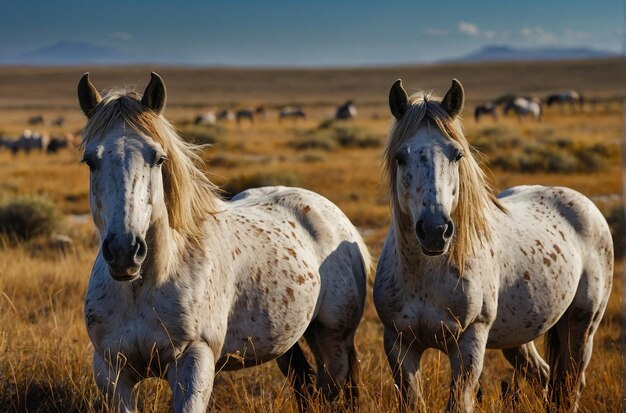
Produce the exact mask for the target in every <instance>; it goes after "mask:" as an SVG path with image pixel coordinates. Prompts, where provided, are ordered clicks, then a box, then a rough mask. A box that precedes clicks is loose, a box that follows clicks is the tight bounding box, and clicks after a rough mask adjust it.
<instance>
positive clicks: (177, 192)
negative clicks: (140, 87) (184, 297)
mask: <svg viewBox="0 0 626 413" xmlns="http://www.w3.org/2000/svg"><path fill="white" fill-rule="evenodd" d="M120 123H124V124H125V125H127V126H129V127H130V128H132V129H133V130H136V131H137V132H140V133H141V134H143V135H145V136H149V137H150V138H152V139H153V140H154V141H155V142H157V143H158V144H159V145H161V147H162V148H163V150H164V151H165V153H166V155H167V157H168V160H167V161H166V162H165V163H164V164H163V186H164V188H163V189H164V192H165V203H166V207H167V213H168V218H169V222H170V227H172V228H173V229H175V230H177V231H178V232H180V233H183V234H185V235H188V236H190V237H191V238H192V239H194V240H198V239H199V238H200V237H201V236H202V231H201V227H200V226H201V222H202V221H203V217H205V216H206V215H207V214H211V213H214V212H216V211H217V209H218V202H219V195H218V188H217V187H216V186H215V185H214V184H213V183H212V182H211V181H210V180H209V179H208V177H207V176H206V174H205V173H204V172H203V171H202V170H200V168H199V167H198V164H200V161H201V158H200V155H199V151H200V150H201V149H202V148H203V147H202V146H197V145H191V144H188V143H186V142H185V141H183V140H182V139H181V138H180V136H178V134H177V133H176V131H175V129H174V127H173V126H172V125H171V124H170V123H169V122H168V121H167V120H166V119H165V118H164V117H163V116H161V115H159V114H157V113H155V112H154V111H152V110H149V109H146V108H145V107H144V106H143V105H142V104H141V102H140V101H139V96H138V95H137V94H136V93H134V92H127V91H124V90H121V91H120V90H116V91H111V92H109V93H108V94H107V95H106V96H105V97H104V98H103V99H102V102H100V104H99V105H98V107H97V108H96V110H95V111H94V114H93V116H92V117H91V118H90V119H89V120H88V121H87V124H86V126H85V128H84V130H83V141H82V143H81V146H82V147H83V149H84V147H85V146H86V145H87V144H88V143H89V142H91V141H92V140H94V139H98V138H100V137H103V136H105V135H106V134H107V133H108V132H110V131H111V130H113V128H115V127H117V126H118V125H119V124H120Z"/></svg>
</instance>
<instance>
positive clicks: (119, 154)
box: [78, 73, 370, 412]
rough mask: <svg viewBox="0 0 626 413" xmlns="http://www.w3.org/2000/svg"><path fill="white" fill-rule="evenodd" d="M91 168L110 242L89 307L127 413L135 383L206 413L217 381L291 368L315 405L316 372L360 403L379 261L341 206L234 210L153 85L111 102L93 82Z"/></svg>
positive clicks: (261, 201)
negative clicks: (271, 365) (307, 351)
mask: <svg viewBox="0 0 626 413" xmlns="http://www.w3.org/2000/svg"><path fill="white" fill-rule="evenodd" d="M78 97H79V102H80V106H81V109H82V111H83V112H84V113H85V114H86V115H87V117H88V121H87V124H86V126H85V129H84V133H83V143H82V146H83V149H84V158H83V159H84V163H86V164H87V165H88V167H89V169H90V205H91V212H92V215H93V220H94V222H95V224H96V226H97V228H98V231H99V233H100V235H101V239H102V243H101V247H100V251H99V253H98V255H97V257H96V260H95V263H94V266H93V270H92V273H91V279H90V282H89V287H88V291H87V296H86V301H85V319H86V324H87V330H88V333H89V337H90V339H91V341H92V343H93V345H94V349H95V352H94V361H93V363H94V364H93V366H94V373H95V379H96V382H97V385H98V386H99V388H100V389H101V390H102V392H103V393H104V394H105V395H106V397H107V399H108V403H109V405H110V406H113V407H114V408H115V409H117V408H119V409H121V410H123V411H131V410H133V409H134V408H135V407H136V404H137V400H136V395H135V394H134V393H133V389H134V388H135V385H136V384H137V383H138V382H139V381H140V380H142V379H144V378H147V377H150V376H157V377H163V378H167V380H168V381H169V384H170V386H171V388H172V392H173V400H174V411H175V412H204V411H205V410H206V408H207V405H208V403H209V397H210V394H211V390H212V385H213V378H214V374H215V372H216V371H219V370H229V369H239V368H242V367H249V366H254V365H257V364H260V363H263V362H266V361H269V360H273V359H277V360H278V365H279V367H280V369H281V371H282V372H283V373H284V374H285V375H289V376H290V378H291V381H292V382H293V384H294V386H295V387H296V391H297V397H298V400H299V402H300V406H301V407H306V403H307V395H308V393H307V392H308V391H310V388H311V386H310V383H309V381H311V374H312V373H313V369H312V367H311V366H310V364H309V363H308V362H307V360H306V358H305V356H304V353H303V352H302V349H301V348H300V346H299V344H298V340H299V339H300V338H301V337H303V336H304V338H305V339H306V340H307V342H308V344H309V345H310V347H311V349H312V352H313V354H314V356H315V359H316V364H317V384H318V385H319V387H321V391H322V393H323V394H324V395H325V396H326V397H327V398H328V399H330V400H332V399H335V397H336V396H337V395H339V394H343V395H345V396H347V397H345V398H344V399H345V400H347V403H350V402H354V401H356V396H357V389H356V381H357V373H358V365H357V360H356V355H355V350H354V345H353V339H354V334H355V330H356V328H357V325H358V323H359V321H360V318H361V315H362V311H363V305H364V299H365V283H366V281H365V280H366V274H367V272H368V271H369V268H370V257H369V255H368V252H367V249H366V247H365V245H364V243H363V241H362V239H361V237H360V236H359V234H358V232H357V230H356V229H355V228H354V226H353V225H352V224H351V223H350V221H349V220H348V219H347V218H346V216H345V215H344V214H343V213H342V212H341V211H340V210H339V209H338V208H337V207H336V206H335V205H333V204H332V203H331V202H330V201H328V200H327V199H325V198H323V197H322V196H320V195H317V194H315V193H312V192H309V191H306V190H303V189H296V188H285V187H271V188H270V187H268V188H260V189H252V190H249V191H246V192H244V193H242V194H240V195H238V196H237V197H236V198H235V200H234V201H233V202H225V201H223V200H221V199H220V198H219V197H218V195H216V191H215V187H214V186H213V184H212V183H211V182H210V181H209V180H208V178H207V177H206V176H205V174H203V173H202V172H201V170H200V169H198V167H197V166H196V164H197V161H198V160H199V157H198V154H197V152H196V151H197V148H193V147H191V146H189V145H188V144H186V143H184V142H183V141H182V140H181V138H180V137H179V136H177V135H176V133H175V131H174V129H173V128H172V126H171V125H170V124H169V123H168V122H167V121H166V120H165V118H164V117H163V116H162V115H161V112H162V110H163V107H164V105H165V97H166V91H165V86H164V84H163V82H162V80H161V78H160V77H159V76H158V75H156V74H154V73H153V74H152V79H151V81H150V84H149V85H148V87H147V89H146V90H145V93H144V95H143V97H142V98H141V99H139V97H138V96H137V95H136V94H134V93H132V92H124V91H119V92H116V91H111V92H109V93H108V94H107V95H106V96H105V97H104V98H102V97H101V96H100V94H99V93H98V91H97V89H96V88H95V87H94V86H93V85H92V84H91V82H90V81H89V78H88V74H85V75H84V76H83V77H82V78H81V80H80V82H79V85H78Z"/></svg>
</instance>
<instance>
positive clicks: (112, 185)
mask: <svg viewBox="0 0 626 413" xmlns="http://www.w3.org/2000/svg"><path fill="white" fill-rule="evenodd" d="M165 96H166V91H165V86H164V84H163V81H162V80H161V78H160V77H159V76H158V75H157V74H155V73H152V78H151V80H150V84H149V85H148V87H147V88H146V90H145V92H144V95H143V98H142V99H141V101H139V100H138V99H137V98H136V96H134V95H125V96H121V97H120V96H118V97H114V98H111V97H107V98H105V99H104V100H103V99H102V97H101V96H100V94H99V93H98V91H97V90H96V88H95V87H94V86H93V85H92V84H91V82H90V81H89V77H88V74H85V75H83V77H82V78H81V80H80V82H79V84H78V100H79V103H80V107H81V109H82V111H83V112H84V113H85V115H87V117H88V118H89V122H88V124H87V127H86V128H85V130H86V131H91V132H90V135H91V136H86V137H85V141H84V155H83V162H84V163H85V164H87V166H88V167H89V170H90V195H89V202H90V206H91V213H92V216H93V220H94V223H95V224H96V226H97V228H98V230H99V232H100V236H101V239H102V244H101V254H102V256H103V258H104V259H105V261H106V262H107V264H108V266H109V271H110V274H111V276H112V277H113V278H114V279H115V280H118V281H125V280H128V281H130V280H133V279H135V278H136V277H138V276H139V272H140V270H141V266H142V264H143V262H144V260H145V258H146V255H147V252H148V247H147V243H146V236H147V233H148V229H149V228H150V224H151V222H153V221H154V220H155V219H157V215H158V214H159V213H161V212H160V210H159V211H157V206H161V205H165V203H164V190H163V185H164V182H163V175H162V172H161V165H162V164H163V162H164V161H165V160H166V153H165V151H164V149H163V147H162V146H161V145H160V144H159V143H158V142H157V141H155V140H154V139H153V138H152V137H151V136H149V134H147V133H142V132H141V131H140V130H139V129H137V128H135V127H133V126H134V125H130V124H129V123H128V122H127V121H125V120H124V119H126V115H127V114H125V113H124V111H125V110H129V109H125V108H135V109H136V112H137V113H141V112H142V111H148V112H150V113H149V116H152V117H155V116H157V117H158V116H159V114H160V113H161V111H162V109H163V107H164V105H165ZM122 99H128V100H127V101H125V102H122ZM115 105H117V107H115ZM113 111H117V112H119V113H117V115H116V116H113V115H112V113H113ZM120 113H121V114H120ZM129 116H130V115H129ZM107 122H108V123H110V124H109V125H106V123H107ZM99 124H103V125H99ZM163 209H164V208H163Z"/></svg>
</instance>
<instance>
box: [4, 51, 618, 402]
mask: <svg viewBox="0 0 626 413" xmlns="http://www.w3.org/2000/svg"><path fill="white" fill-rule="evenodd" d="M624 67H625V65H624V60H623V59H621V60H620V59H615V60H610V61H604V62H600V63H598V62H595V63H594V64H591V63H589V62H586V63H585V62H578V63H571V64H564V66H563V67H562V66H559V65H557V64H553V63H550V64H548V63H546V64H542V68H543V69H544V72H540V75H538V76H537V77H532V79H531V78H529V77H521V74H522V73H525V71H527V70H528V67H527V66H524V64H500V65H498V64H496V65H487V66H485V65H482V66H481V65H466V66H458V67H455V66H454V65H447V66H437V67H423V68H397V69H368V70H358V69H350V70H332V71H321V70H312V71H295V70H292V71H271V70H263V71H246V70H233V71H229V70H226V69H224V70H221V69H220V70H207V69H198V70H183V69H171V68H170V69H166V70H163V71H162V72H163V73H162V74H163V75H164V78H165V81H166V84H167V85H168V86H169V91H170V96H171V98H172V100H171V104H170V106H169V107H168V110H167V112H166V114H167V116H168V117H169V118H170V119H172V120H174V122H175V123H176V124H177V125H181V126H182V125H183V124H184V123H185V122H186V121H189V120H190V119H192V118H193V117H194V115H195V114H196V113H199V112H201V111H202V110H205V109H207V108H211V107H216V106H218V105H220V106H221V105H226V104H229V103H232V104H233V105H236V106H246V105H250V104H257V103H268V104H269V105H270V106H272V107H273V106H278V105H280V104H282V103H285V104H287V103H291V102H302V103H303V104H304V108H305V110H306V111H307V113H309V114H310V116H309V119H307V120H306V121H299V122H297V123H293V122H283V123H279V122H278V120H277V119H276V114H275V111H274V112H270V116H269V118H268V119H267V120H265V121H262V122H258V123H257V124H255V125H253V126H252V125H248V124H244V125H241V126H236V125H234V124H228V125H226V126H225V127H224V131H223V132H222V133H221V134H220V135H219V136H218V143H216V144H215V146H214V147H213V148H212V149H210V150H208V151H207V153H206V159H207V170H208V172H209V173H210V174H211V176H212V179H213V180H214V181H215V182H217V183H220V184H224V183H227V182H229V181H230V180H232V179H233V178H234V177H236V176H252V175H255V174H260V173H272V174H275V175H276V176H279V177H280V176H281V174H290V175H291V176H295V177H296V178H297V181H298V183H299V185H301V186H303V187H306V188H309V189H311V190H313V191H316V192H319V193H321V194H323V195H325V196H326V197H328V198H329V199H331V200H332V201H333V202H335V203H336V204H338V205H339V206H340V207H341V208H342V209H343V210H344V211H345V212H346V214H347V215H348V216H349V218H350V219H351V220H352V221H353V222H354V223H355V224H356V225H357V226H358V227H359V229H360V230H361V232H362V233H363V235H364V238H365V240H366V242H367V244H368V246H369V248H370V250H371V252H372V255H373V256H374V257H377V256H378V254H379V253H380V250H381V248H382V242H383V240H384V236H385V234H386V230H387V225H388V223H389V208H388V204H387V200H386V197H385V190H384V187H383V184H382V182H381V175H380V160H381V154H382V147H374V148H362V149H358V148H349V149H347V148H335V149H333V150H331V151H323V150H300V151H299V150H296V149H293V148H292V147H291V146H289V142H290V141H292V140H294V139H299V138H301V136H302V135H303V133H304V132H306V131H308V130H312V129H314V128H317V126H318V125H319V123H320V122H321V121H322V120H324V119H325V118H327V117H328V116H330V115H331V114H332V112H333V105H334V104H336V103H341V101H343V100H344V99H346V98H348V97H355V98H357V99H358V100H357V103H358V101H359V100H360V101H361V102H363V103H364V104H365V105H364V106H359V114H360V116H359V118H358V119H357V120H356V121H354V122H353V123H354V124H356V125H357V126H359V127H362V128H365V129H367V130H368V131H369V132H370V133H371V134H373V135H374V136H377V137H379V138H380V140H381V143H382V142H383V141H384V139H385V135H386V132H387V130H388V128H389V126H390V116H389V115H388V110H387V108H386V96H387V91H388V90H387V88H388V86H389V84H390V83H391V82H392V81H393V80H395V79H396V78H397V77H405V78H407V79H408V80H407V81H406V82H405V83H406V84H407V86H408V87H418V86H428V87H435V88H437V91H438V92H440V93H443V92H444V91H445V90H444V88H445V87H447V86H448V84H449V79H450V78H451V77H458V78H460V79H462V80H463V81H464V84H465V85H466V89H467V92H468V94H469V96H470V99H471V100H473V101H478V100H482V99H486V98H492V97H495V96H497V95H500V94H502V93H505V92H508V91H518V90H519V91H530V92H537V93H540V92H542V91H547V90H550V89H559V88H564V87H566V86H565V85H572V84H574V85H578V84H580V85H586V86H587V87H590V85H592V84H593V82H594V81H595V82H596V83H597V85H598V87H597V88H596V89H595V91H596V93H597V96H598V97H604V98H608V97H611V96H613V95H614V94H615V92H614V91H615V90H618V89H617V88H616V87H615V84H621V85H624V83H625V80H626V79H624V75H623V74H624V73H625V71H624V70H623V69H624ZM82 72H83V70H82V69H26V70H16V69H6V68H5V69H0V83H2V84H5V85H6V84H8V83H7V82H9V81H10V82H11V83H10V85H11V86H10V87H9V88H8V89H7V94H6V95H3V96H2V97H0V130H4V131H6V132H8V133H10V134H15V133H17V132H19V131H20V130H21V129H22V128H24V127H25V119H26V118H27V117H28V116H29V115H32V114H36V113H39V112H43V113H45V114H46V115H48V116H50V117H54V116H56V114H64V115H66V116H67V117H68V129H69V130H76V129H78V128H79V127H80V126H81V123H82V117H81V116H80V114H79V113H78V110H77V109H76V108H75V102H74V87H75V83H76V81H77V80H78V77H79V75H80V73H82ZM94 72H95V73H94V76H93V80H94V82H95V84H96V85H97V86H99V87H110V86H113V85H116V84H123V83H127V82H138V83H140V84H141V85H142V87H143V85H144V84H145V82H146V81H147V78H148V73H147V72H148V70H147V69H144V68H132V69H106V70H105V69H97V70H94ZM541 73H544V74H541ZM35 79H36V81H35ZM490 79H492V81H491V82H490V81H489V80H490ZM493 79H495V80H493ZM516 79H517V80H516ZM33 82H34V83H33ZM197 82H199V83H201V85H202V86H201V87H195V86H194V85H195V83H197ZM568 82H569V83H568ZM577 82H578V83H577ZM341 85H344V86H343V87H340V86H341ZM567 87H576V86H567ZM582 87H584V86H582ZM579 88H580V87H579ZM470 109H471V104H469V105H468V108H467V109H466V115H465V117H466V118H467V119H466V121H465V131H466V135H467V136H468V138H469V139H470V141H474V140H476V139H480V138H481V136H483V134H484V133H485V130H487V129H489V128H493V127H498V128H502V129H503V130H508V131H513V132H514V133H516V134H518V135H519V137H520V138H521V139H522V140H523V141H524V142H540V141H541V140H542V139H545V138H546V136H550V137H565V138H568V139H570V140H572V141H574V142H583V143H586V144H590V143H603V144H607V145H614V146H615V147H616V148H619V147H620V146H619V145H621V137H622V136H623V129H622V128H623V124H622V119H621V114H622V109H621V105H620V104H618V103H611V104H610V105H609V107H607V108H604V107H602V108H598V109H596V110H594V111H588V112H586V113H584V114H580V115H576V116H573V115H568V114H565V115H561V114H560V113H559V111H558V110H553V111H548V112H547V113H546V116H545V118H544V120H543V121H542V122H541V123H536V122H530V121H525V122H523V123H522V124H519V123H518V122H517V120H515V119H513V118H510V119H503V120H501V121H500V122H498V123H497V124H494V123H493V122H492V121H490V120H485V121H484V122H481V123H480V124H476V123H474V121H473V120H472V119H471V116H470ZM611 147H613V146H611ZM217 157H222V160H221V161H220V162H217V161H216V162H212V160H213V159H215V158H217ZM78 159H79V154H77V153H76V152H75V151H71V150H68V151H65V152H61V153H59V154H56V155H44V154H38V153H35V154H30V155H24V154H19V155H17V156H12V155H11V154H9V153H8V152H6V151H0V176H2V179H1V180H0V198H5V197H13V196H16V195H22V194H39V195H44V196H46V197H47V198H49V199H51V200H52V201H53V202H54V203H55V204H56V205H57V207H58V208H59V210H60V211H61V212H63V213H64V214H66V216H67V218H66V220H65V221H64V222H63V223H62V224H61V228H60V231H61V232H63V233H67V234H70V235H71V236H72V237H73V238H74V243H73V245H72V246H71V247H70V248H69V249H67V250H64V251H61V250H55V249H52V248H49V247H48V246H47V243H46V240H33V241H31V242H29V243H25V244H23V245H18V246H8V245H4V246H2V247H0V411H44V412H48V411H62V412H66V411H102V410H105V406H104V405H103V404H102V399H101V397H100V396H99V394H98V391H97V389H96V388H95V384H94V382H93V379H92V372H91V354H92V351H93V348H92V346H91V345H90V343H89V339H88V337H87V334H86V331H85V327H84V322H83V299H84V294H85V290H86V286H87V282H88V278H89V273H90V270H91V263H92V261H93V258H94V256H95V254H96V252H97V242H96V241H95V240H94V234H93V228H92V226H91V222H90V218H88V217H87V221H86V222H85V218H86V217H85V216H84V214H88V212H89V205H88V171H87V168H86V167H83V166H79V165H78ZM224 159H226V160H227V161H224ZM622 165H623V161H622V157H621V151H618V153H615V154H612V155H611V156H609V157H607V158H606V165H604V169H603V170H601V171H600V172H596V173H586V174H567V175H563V174H550V173H543V172H542V173H536V174H520V173H514V172H502V171H499V170H495V171H494V179H495V183H496V185H497V186H498V187H500V188H504V187H507V186H511V185H516V184H521V183H539V184H549V185H566V186H571V187H573V188H575V189H577V190H579V191H581V192H583V193H585V194H586V195H588V196H591V197H594V196H599V195H607V194H621V188H622V181H621V170H622ZM622 271H623V267H622V265H621V263H618V265H617V266H616V272H615V274H616V277H615V284H614V287H613V292H612V296H611V300H610V302H609V306H608V308H607V311H606V314H605V317H604V319H603V322H602V325H601V328H600V330H599V331H598V334H597V335H596V339H595V347H594V355H593V358H592V360H591V365H590V367H589V370H588V373H587V374H588V376H587V388H586V389H585V391H584V392H583V397H582V400H581V407H582V411H586V412H613V411H615V412H617V411H621V410H622V400H623V399H622V397H623V394H624V392H623V388H622V384H623V383H622V377H623V375H624V372H625V371H626V370H625V366H624V360H623V358H622V351H623V349H622V347H621V344H622V343H621V342H620V338H621V333H622V325H623V319H622V317H621V314H620V311H621V308H622V305H623V304H622V282H621V277H620V274H621V273H622ZM371 281H372V280H370V290H369V293H370V294H371ZM356 343H357V346H358V351H359V359H360V361H361V373H362V374H361V386H360V388H361V398H360V401H361V410H362V411H364V412H387V411H393V410H394V409H395V398H394V387H393V383H392V379H391V374H390V371H389V368H388V366H387V362H386V360H385V357H384V354H383V347H382V326H381V324H380V322H379V320H378V317H377V315H376V312H375V310H374V306H373V303H372V300H371V297H370V295H368V298H367V304H366V310H365V313H364V316H363V320H362V323H361V326H360V327H359V330H358V333H357V339H356ZM423 364H424V373H423V374H424V377H425V383H426V386H425V397H426V400H427V404H428V405H429V406H433V410H438V409H442V408H443V407H444V406H445V401H446V398H447V391H448V385H449V367H448V362H447V358H446V357H445V356H444V355H443V354H441V353H439V352H436V351H432V350H430V351H428V352H427V353H426V355H425V359H424V362H423ZM511 373H512V369H511V368H510V367H509V366H508V364H507V363H506V361H505V360H504V358H503V357H502V355H501V354H500V353H499V352H497V351H488V354H487V358H486V361H485V370H484V374H483V378H482V380H481V382H482V385H483V390H484V392H485V399H484V401H483V403H482V405H481V407H480V411H482V412H500V411H512V406H511V404H510V403H511V401H510V400H502V397H501V394H500V382H501V380H503V379H504V380H507V381H508V380H510V377H511ZM140 394H141V398H142V399H143V400H144V404H145V410H146V411H149V412H161V411H169V410H170V407H169V406H170V401H171V400H170V392H169V389H168V388H167V386H166V384H165V382H163V381H158V380H149V381H147V382H146V383H144V384H142V386H141V388H140ZM319 406H320V407H319V408H315V409H314V411H332V410H333V409H332V408H330V407H328V406H326V407H324V406H322V405H321V404H320V405H319ZM212 407H213V408H214V409H219V410H220V411H233V412H235V411H243V412H246V411H249V412H256V411H268V412H269V411H280V412H296V411H297V410H296V404H295V401H294V398H293V396H292V394H291V392H290V390H289V388H288V386H287V382H286V380H285V379H284V378H283V376H282V375H281V374H280V372H279V370H278V368H277V367H276V365H275V364H274V363H267V364H265V365H263V366H260V367H255V368H253V369H246V370H242V371H239V372H233V373H220V374H219V375H218V376H217V378H216V381H215V389H214V392H213V398H212ZM517 407H518V411H520V412H532V411H541V410H542V409H543V406H542V401H541V399H540V398H539V397H538V396H537V395H536V394H535V392H534V391H533V389H530V388H529V387H528V386H526V385H522V392H521V394H520V396H519V401H518V404H517Z"/></svg>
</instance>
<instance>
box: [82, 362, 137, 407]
mask: <svg viewBox="0 0 626 413" xmlns="http://www.w3.org/2000/svg"><path fill="white" fill-rule="evenodd" d="M93 371H94V377H95V380H96V385H97V386H98V388H99V389H100V392H101V393H102V394H103V395H104V396H105V397H106V403H107V404H108V406H109V408H110V409H111V410H113V411H120V412H124V413H130V412H134V411H135V407H136V402H137V400H136V396H135V395H134V394H133V389H134V388H135V385H136V384H137V382H138V379H137V378H136V377H135V376H134V375H133V374H132V372H131V371H130V367H129V366H128V365H126V359H125V358H124V356H123V355H121V354H118V355H117V356H116V358H115V360H112V358H111V357H110V356H107V357H106V358H105V357H103V356H102V355H101V354H100V353H98V352H95V353H94V355H93Z"/></svg>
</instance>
